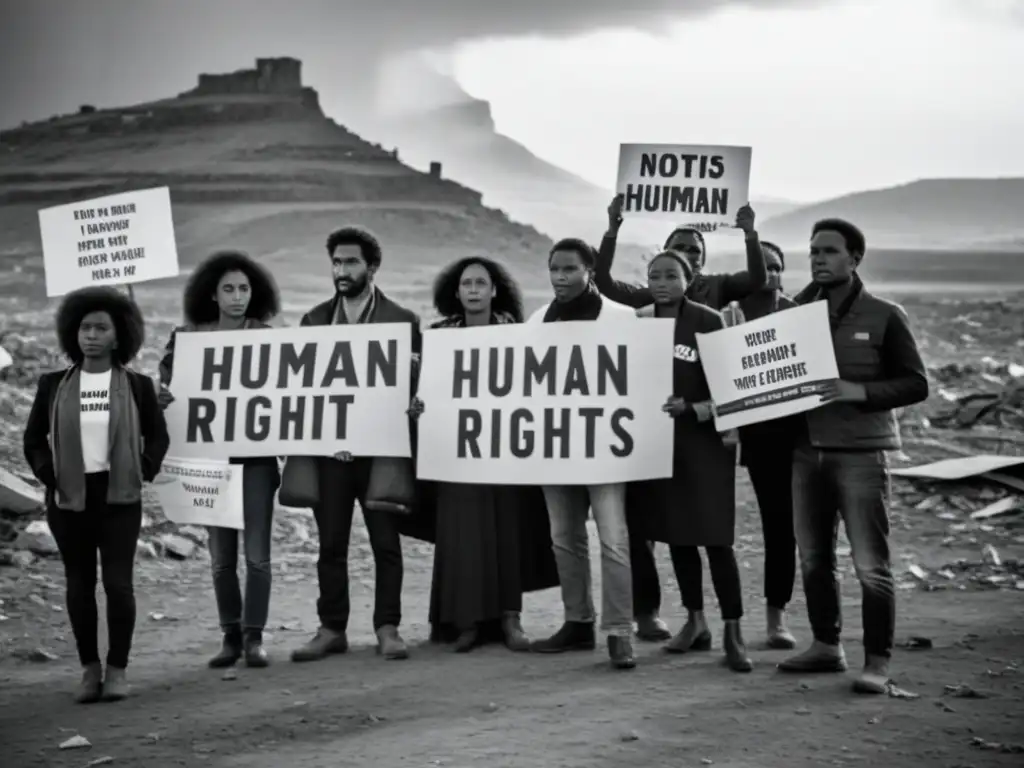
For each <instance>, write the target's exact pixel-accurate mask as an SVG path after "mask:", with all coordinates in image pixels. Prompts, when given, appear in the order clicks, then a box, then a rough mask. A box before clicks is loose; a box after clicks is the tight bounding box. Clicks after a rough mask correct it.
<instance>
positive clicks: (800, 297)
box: [793, 272, 864, 333]
mask: <svg viewBox="0 0 1024 768" xmlns="http://www.w3.org/2000/svg"><path fill="white" fill-rule="evenodd" d="M863 290H864V282H863V281H862V280H861V279H860V275H858V274H857V273H856V272H854V273H853V278H852V279H851V280H850V292H849V293H847V294H846V298H844V299H843V300H842V301H841V302H840V303H839V306H837V307H835V308H834V309H833V308H832V306H831V304H830V305H829V309H828V324H829V327H830V328H831V329H832V333H835V332H836V329H837V328H839V323H841V322H842V321H843V318H844V317H846V314H847V313H848V312H849V311H850V308H851V307H852V306H853V302H855V301H856V300H857V297H858V296H860V292H861V291H863ZM793 300H794V301H795V302H796V303H797V304H810V303H811V302H814V301H822V300H824V301H828V287H827V286H821V285H818V284H817V283H811V284H810V285H808V286H807V287H806V288H804V289H803V290H802V291H800V293H798V294H797V295H796V296H794V297H793Z"/></svg>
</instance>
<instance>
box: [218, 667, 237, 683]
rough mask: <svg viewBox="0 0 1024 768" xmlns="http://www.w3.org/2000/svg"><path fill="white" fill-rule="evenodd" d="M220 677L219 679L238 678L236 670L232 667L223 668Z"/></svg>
mask: <svg viewBox="0 0 1024 768" xmlns="http://www.w3.org/2000/svg"><path fill="white" fill-rule="evenodd" d="M220 679H221V680H237V679H238V670H236V669H234V668H229V669H225V670H224V674H223V675H221V676H220Z"/></svg>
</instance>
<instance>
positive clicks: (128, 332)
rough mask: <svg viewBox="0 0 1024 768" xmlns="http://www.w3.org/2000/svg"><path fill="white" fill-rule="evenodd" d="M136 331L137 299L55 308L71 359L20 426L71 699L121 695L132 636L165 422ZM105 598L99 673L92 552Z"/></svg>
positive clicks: (89, 294)
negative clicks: (54, 577) (57, 605)
mask: <svg viewBox="0 0 1024 768" xmlns="http://www.w3.org/2000/svg"><path fill="white" fill-rule="evenodd" d="M144 338H145V324H144V322H143V319H142V314H141V313H140V312H139V308H138V307H137V306H136V304H135V302H134V301H132V300H131V299H130V298H128V297H127V296H125V295H124V294H123V293H120V292H119V291H117V290H116V289H114V288H106V287H103V288H83V289H81V290H78V291H74V292H72V293H69V294H68V295H67V296H65V297H64V300H63V302H62V303H61V305H60V308H59V309H58V310H57V341H58V343H59V344H60V347H61V349H62V350H63V351H64V354H65V355H66V356H67V357H68V359H69V360H70V361H71V367H69V368H67V369H65V370H63V371H56V372H53V373H46V374H43V376H42V377H40V379H39V387H38V389H37V391H36V397H35V401H34V402H33V403H32V411H31V412H30V413H29V417H28V423H27V424H26V425H25V437H24V443H25V458H26V460H27V461H28V464H29V466H30V467H31V468H32V473H33V474H34V475H35V476H36V477H37V478H38V479H39V481H40V482H41V483H42V484H43V485H44V486H45V487H46V517H47V521H48V523H49V525H50V531H51V532H52V533H53V537H54V539H55V540H56V542H57V548H58V549H59V550H60V556H61V560H62V561H63V562H64V573H65V577H66V579H67V608H68V618H69V619H70V620H71V629H72V632H74V635H75V645H76V646H77V648H78V658H79V661H80V662H81V663H82V667H83V668H84V671H83V674H82V682H81V685H80V687H79V690H78V694H77V697H76V699H77V701H79V702H81V703H83V704H85V703H91V702H95V701H99V700H100V698H103V699H104V700H107V701H117V700H119V699H123V698H124V697H125V696H126V695H127V694H128V682H127V678H126V675H125V669H126V667H127V666H128V656H129V654H130V652H131V646H132V637H133V635H134V633H135V591H134V586H133V576H134V567H135V548H136V545H137V543H138V539H139V530H140V528H141V526H142V484H143V483H144V482H150V481H152V480H153V478H154V477H156V475H157V473H158V472H159V471H160V465H161V463H162V462H163V459H164V455H165V454H166V453H167V445H168V436H167V424H166V423H165V422H164V416H163V412H162V411H161V410H160V408H159V406H158V405H157V397H156V392H155V391H154V389H153V383H152V382H151V381H150V380H149V379H148V378H147V377H145V376H143V375H142V374H139V373H136V372H135V371H132V370H129V369H128V368H126V367H125V366H127V365H128V363H130V362H131V361H132V360H133V359H135V356H136V355H137V354H138V351H139V349H140V348H141V347H142V343H143V340H144ZM97 552H99V560H100V568H101V571H102V576H103V590H104V592H105V593H106V596H107V636H108V639H109V648H108V650H107V665H106V667H107V668H106V675H104V672H103V667H102V665H101V663H100V655H99V643H98V638H97V630H98V623H99V622H98V616H97V613H98V612H97V607H96V559H97V554H96V553H97Z"/></svg>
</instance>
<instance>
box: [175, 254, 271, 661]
mask: <svg viewBox="0 0 1024 768" xmlns="http://www.w3.org/2000/svg"><path fill="white" fill-rule="evenodd" d="M182 306H183V311H184V315H185V325H184V326H182V327H181V328H177V329H175V331H174V332H172V333H171V338H170V340H169V341H168V342H167V347H166V348H165V350H164V357H163V360H161V361H160V383H161V387H160V404H161V406H163V407H164V408H166V407H167V406H168V405H169V404H170V403H171V402H172V401H173V400H174V398H173V396H172V395H171V392H170V390H169V389H168V387H169V386H170V384H171V378H172V376H173V373H174V347H175V339H176V337H177V334H178V333H180V332H189V331H225V330H242V329H259V328H269V327H270V326H269V325H267V323H268V322H269V321H270V320H271V319H272V318H274V317H275V316H276V315H277V313H278V312H279V311H280V307H281V302H280V297H279V294H278V288H277V283H276V282H275V281H274V276H273V275H272V274H271V273H270V272H269V271H268V270H267V269H266V268H265V267H264V266H263V265H261V264H259V263H258V262H256V261H255V260H253V259H252V258H250V257H249V256H246V255H245V254H244V253H238V252H236V251H222V252H219V253H215V254H213V255H212V256H210V257H209V258H208V259H206V261H204V262H203V263H201V264H200V265H199V266H197V267H196V268H195V270H194V271H193V272H192V276H191V277H190V278H189V281H188V283H187V284H186V286H185V292H184V297H183V300H182ZM230 461H231V463H232V464H241V465H242V487H243V492H242V504H243V519H244V524H245V529H244V530H243V532H242V544H243V547H244V550H245V599H244V600H243V599H242V593H241V590H240V588H239V584H238V531H237V530H235V529H234V528H220V527H215V526H210V528H209V533H210V540H209V546H210V559H211V561H212V564H213V591H214V595H215V596H216V600H217V613H218V615H219V616H220V625H221V629H222V630H223V632H224V638H223V644H222V646H221V649H220V651H219V652H218V653H217V655H215V656H214V657H213V658H212V659H210V661H209V665H210V666H211V667H214V668H218V667H230V666H232V665H233V664H235V662H237V661H238V660H239V659H241V658H242V657H243V656H244V657H245V663H246V665H247V666H250V667H266V666H267V665H268V664H269V663H270V660H269V657H268V656H267V652H266V650H265V649H264V648H263V629H264V627H265V626H266V623H267V614H268V612H269V609H270V585H271V575H270V574H271V572H270V542H271V533H272V529H273V516H274V494H275V493H276V492H277V487H278V485H280V482H281V475H280V469H279V467H278V463H277V457H275V456H266V457H258V458H246V459H241V460H239V459H230Z"/></svg>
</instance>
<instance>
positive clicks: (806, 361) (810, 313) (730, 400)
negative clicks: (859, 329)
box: [697, 301, 839, 432]
mask: <svg viewBox="0 0 1024 768" xmlns="http://www.w3.org/2000/svg"><path fill="white" fill-rule="evenodd" d="M697 348H698V350H699V351H700V356H701V360H702V361H703V364H704V375H705V376H706V377H707V380H708V386H709V387H710V389H711V398H712V399H713V400H714V401H715V411H716V415H715V427H716V428H717V429H718V431H720V432H724V431H726V430H729V429H734V428H735V427H742V426H745V425H747V424H756V423H758V422H761V421H768V420H769V419H777V418H779V417H781V416H788V415H789V414H792V413H803V412H804V411H810V410H813V409H815V408H817V407H818V406H819V405H820V404H821V395H822V393H823V392H824V391H825V388H826V386H827V385H828V384H829V383H830V382H832V381H834V380H835V379H838V378H839V370H838V368H836V355H835V350H834V349H833V348H832V331H831V330H830V328H829V322H828V306H827V305H826V303H825V302H824V301H816V302H813V303H811V304H806V305H804V306H801V307H795V308H793V309H786V310H783V311H782V312H776V313H774V314H771V315H767V316H765V317H761V318H758V319H757V320H751V321H750V322H748V323H743V324H741V325H737V326H733V327H732V328H725V329H724V330H721V331H715V332H714V333H698V334H697Z"/></svg>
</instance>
